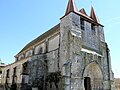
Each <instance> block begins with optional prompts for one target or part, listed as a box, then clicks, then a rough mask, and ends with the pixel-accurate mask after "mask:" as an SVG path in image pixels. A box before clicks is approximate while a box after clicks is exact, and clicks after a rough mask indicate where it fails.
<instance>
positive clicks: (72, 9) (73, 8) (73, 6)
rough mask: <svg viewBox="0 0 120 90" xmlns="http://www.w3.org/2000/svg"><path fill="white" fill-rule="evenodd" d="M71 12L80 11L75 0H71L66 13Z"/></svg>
mask: <svg viewBox="0 0 120 90" xmlns="http://www.w3.org/2000/svg"><path fill="white" fill-rule="evenodd" d="M70 12H78V9H77V7H76V4H75V1H74V0H69V2H68V6H67V9H66V13H65V15H67V14H68V13H70Z"/></svg>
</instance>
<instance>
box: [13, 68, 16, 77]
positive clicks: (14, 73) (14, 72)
mask: <svg viewBox="0 0 120 90" xmlns="http://www.w3.org/2000/svg"><path fill="white" fill-rule="evenodd" d="M13 70H14V71H13V76H16V67H15V68H14V69H13Z"/></svg>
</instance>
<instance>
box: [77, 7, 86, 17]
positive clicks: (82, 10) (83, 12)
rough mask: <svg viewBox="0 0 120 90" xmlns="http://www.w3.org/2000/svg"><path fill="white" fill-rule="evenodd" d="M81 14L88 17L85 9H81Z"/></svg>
mask: <svg viewBox="0 0 120 90" xmlns="http://www.w3.org/2000/svg"><path fill="white" fill-rule="evenodd" d="M79 12H81V13H82V14H84V15H86V16H87V13H86V11H85V9H84V8H82V9H80V11H79Z"/></svg>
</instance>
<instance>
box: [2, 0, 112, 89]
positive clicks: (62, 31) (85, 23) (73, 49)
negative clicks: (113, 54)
mask: <svg viewBox="0 0 120 90" xmlns="http://www.w3.org/2000/svg"><path fill="white" fill-rule="evenodd" d="M103 28H104V26H103V25H102V24H101V23H100V21H99V19H98V17H97V15H96V13H95V11H94V8H93V6H92V7H91V12H90V15H87V14H86V11H85V9H84V8H82V9H80V10H78V8H77V7H76V4H75V1H74V0H69V1H68V5H67V9H66V12H65V14H64V16H62V17H61V18H60V23H59V24H57V25H56V26H54V27H53V28H51V29H50V30H48V31H47V32H45V33H43V34H42V35H40V36H39V37H38V38H36V39H34V40H33V41H31V42H30V43H28V44H27V45H26V46H25V47H24V48H23V49H22V50H21V51H20V52H19V53H18V54H17V55H15V62H13V63H11V64H9V65H6V66H5V67H4V68H3V69H2V84H3V85H4V88H5V90H8V89H10V88H16V90H114V75H113V72H112V69H111V58H110V50H109V48H108V45H107V43H106V41H105V37H104V29H103ZM14 90H15V89H14Z"/></svg>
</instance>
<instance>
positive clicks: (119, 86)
mask: <svg viewBox="0 0 120 90" xmlns="http://www.w3.org/2000/svg"><path fill="white" fill-rule="evenodd" d="M114 81H115V90H120V78H115V80H114Z"/></svg>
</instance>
